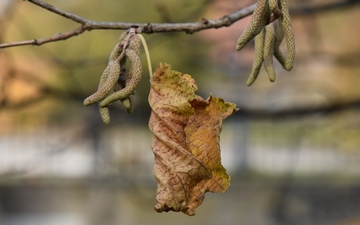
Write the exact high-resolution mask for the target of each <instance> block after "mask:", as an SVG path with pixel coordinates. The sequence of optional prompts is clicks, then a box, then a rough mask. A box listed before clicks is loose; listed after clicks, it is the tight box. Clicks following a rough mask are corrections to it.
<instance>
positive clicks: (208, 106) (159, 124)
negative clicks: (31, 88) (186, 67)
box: [149, 63, 237, 215]
mask: <svg viewBox="0 0 360 225" xmlns="http://www.w3.org/2000/svg"><path fill="white" fill-rule="evenodd" d="M150 82H151V90H150V94H149V103H150V106H151V108H152V113H151V116H150V121H149V126H150V129H151V131H152V132H153V134H154V137H153V140H152V146H151V148H152V151H153V152H154V156H155V162H154V168H153V173H154V176H155V178H156V180H157V184H158V189H157V196H156V199H157V201H158V204H157V205H156V206H155V210H156V211H158V212H163V211H166V212H167V211H176V212H179V211H181V212H183V213H185V214H187V215H194V214H195V208H196V207H198V206H199V205H200V204H201V203H202V201H203V199H204V197H205V193H206V192H208V191H210V192H224V191H226V190H227V188H228V186H229V184H230V183H229V181H230V176H229V175H228V174H227V173H226V169H225V168H224V167H223V166H222V165H221V157H220V146H219V139H220V138H219V137H220V136H219V135H220V132H221V125H222V120H223V119H225V118H226V117H228V116H229V115H231V114H232V113H234V112H235V111H236V110H237V109H236V108H235V104H232V103H228V102H224V101H223V100H222V99H220V98H217V97H212V96H210V97H209V98H208V99H207V100H204V99H202V98H201V97H199V96H196V95H195V93H194V92H195V91H196V90H197V86H196V84H195V81H194V79H192V78H191V76H190V75H188V74H182V73H180V72H177V71H173V70H171V67H170V65H168V64H166V63H160V64H159V66H158V67H157V68H156V70H155V73H154V75H153V77H152V78H151V81H150Z"/></svg>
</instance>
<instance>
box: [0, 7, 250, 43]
mask: <svg viewBox="0 0 360 225" xmlns="http://www.w3.org/2000/svg"><path fill="white" fill-rule="evenodd" d="M28 1H29V2H31V3H33V4H35V5H38V6H40V7H42V8H44V9H46V10H49V11H51V12H53V13H55V14H58V15H60V16H62V17H65V18H67V19H70V20H72V21H74V22H76V23H79V24H81V26H80V27H78V28H77V29H75V30H72V31H68V32H65V33H57V34H55V35H54V36H52V37H48V38H41V39H33V40H27V41H20V42H12V43H4V44H0V48H9V47H15V46H22V45H42V44H45V43H48V42H55V41H60V40H66V39H68V38H70V37H73V36H76V35H79V34H81V33H83V32H84V31H91V30H95V29H97V30H105V29H114V30H116V29H118V30H127V29H129V28H130V27H131V26H134V25H135V26H138V27H140V28H141V30H142V33H160V32H186V33H189V34H192V33H194V32H198V31H201V30H205V29H212V28H220V27H227V26H230V25H232V24H233V23H234V22H236V21H238V20H240V19H242V18H244V17H246V16H249V15H250V14H251V13H252V12H253V11H254V9H255V7H256V4H253V5H250V6H248V7H246V8H243V9H241V10H239V11H237V12H235V13H233V14H230V15H225V16H223V17H221V18H218V19H215V20H208V19H202V21H201V22H192V23H145V24H144V23H122V22H96V21H92V20H88V19H85V18H82V17H80V16H78V15H75V14H72V13H69V12H65V11H63V10H61V9H58V8H56V7H55V6H53V5H50V4H48V3H45V2H43V1H41V0H28Z"/></svg>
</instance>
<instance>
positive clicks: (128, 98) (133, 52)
mask: <svg viewBox="0 0 360 225" xmlns="http://www.w3.org/2000/svg"><path fill="white" fill-rule="evenodd" d="M127 60H129V61H130V69H129V70H128V69H127V68H126V61H127ZM141 76H142V65H141V58H140V39H139V37H138V35H137V34H136V28H130V29H129V30H128V31H126V32H124V33H123V34H122V35H121V36H120V38H119V42H118V43H117V44H116V46H115V47H114V49H113V50H112V52H111V54H110V57H109V63H108V65H107V67H106V68H105V70H104V72H103V74H102V75H101V78H100V82H99V86H98V90H97V91H96V92H95V93H94V94H92V95H90V96H89V97H87V98H86V99H85V100H84V105H85V106H88V105H91V104H94V103H98V105H99V111H100V115H101V118H102V120H103V121H104V123H106V124H108V123H110V114H109V109H108V106H109V105H110V104H111V103H112V102H114V101H118V100H120V101H121V102H122V104H123V105H124V106H125V108H126V110H127V112H128V113H131V112H132V110H133V104H132V96H133V95H134V93H135V90H136V87H137V86H138V84H139V82H140V80H141Z"/></svg>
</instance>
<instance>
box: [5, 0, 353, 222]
mask: <svg viewBox="0 0 360 225" xmlns="http://www.w3.org/2000/svg"><path fill="white" fill-rule="evenodd" d="M47 2H48V3H50V4H53V5H55V6H56V7H58V8H60V9H63V10H65V11H68V12H71V13H74V14H77V15H79V16H82V17H85V18H88V19H91V20H95V21H104V22H111V21H114V22H115V21H116V22H136V23H147V22H159V23H162V22H168V23H173V22H195V21H200V20H201V18H207V19H216V18H219V17H222V16H224V15H226V14H231V13H233V12H235V11H237V10H240V9H242V8H244V7H246V6H249V5H251V4H253V3H255V1H250V0H242V1H240V0H227V1H221V0H197V1H194V0H167V1H165V0H147V1H144V0H131V1H130V0H123V1H116V0H108V1H85V0H63V1H55V0H51V1H50V0H48V1H47ZM359 2H360V1H357V0H331V1H329V0H315V1H310V0H301V1H300V0H293V1H290V8H291V16H292V20H293V27H294V30H295V39H296V48H297V55H296V63H295V66H294V69H293V70H292V71H291V72H286V71H284V70H283V69H282V68H281V66H280V65H279V64H278V63H277V62H276V63H275V67H276V72H277V79H276V81H275V82H274V83H271V82H269V81H268V78H267V75H266V73H265V71H264V70H263V69H262V71H261V72H260V75H259V77H258V79H257V81H256V82H255V83H254V85H253V86H251V87H247V86H246V80H247V77H248V76H249V74H250V71H251V66H252V60H253V55H254V49H253V47H254V46H253V42H251V43H249V44H248V45H247V46H246V47H245V48H244V49H243V50H241V51H240V52H237V51H235V45H236V41H237V38H238V37H239V36H240V34H241V33H242V31H243V30H244V29H245V27H246V26H247V24H248V23H249V21H250V16H249V17H246V18H244V19H242V20H240V21H238V22H237V23H235V24H233V25H232V26H230V27H227V28H221V29H212V30H205V31H201V32H198V33H194V34H192V35H189V34H185V33H155V34H151V35H146V34H145V35H144V36H145V38H146V40H147V42H148V46H149V49H150V54H151V57H152V65H153V67H154V68H155V67H156V65H157V64H158V63H159V62H166V63H168V64H171V65H172V66H173V69H175V70H178V71H181V72H184V73H188V74H190V75H192V76H193V77H194V78H195V79H196V82H197V85H198V87H199V91H198V92H197V94H198V95H201V96H202V97H204V98H206V97H207V96H209V94H210V93H212V94H213V95H214V96H219V97H221V98H223V99H224V100H225V101H230V102H233V103H236V104H237V107H239V108H240V110H239V111H238V112H237V113H235V114H234V115H232V116H231V117H229V118H228V119H226V120H225V122H224V125H223V131H222V133H221V150H222V160H223V164H224V166H225V167H226V168H227V170H228V173H229V174H230V175H231V177H232V180H231V186H230V188H229V190H228V191H227V192H226V193H222V194H212V193H208V194H207V195H206V198H205V200H204V202H203V204H202V205H201V206H200V207H199V208H197V210H196V216H194V217H188V216H186V215H184V214H182V213H174V212H169V213H162V214H158V213H156V212H155V211H154V210H153V206H154V205H155V203H156V200H155V195H156V182H155V179H154V177H153V175H152V171H151V170H152V161H153V155H152V152H151V150H150V142H151V138H152V134H151V132H150V131H149V129H148V119H149V115H150V108H149V106H148V103H147V95H148V92H149V82H148V81H149V74H148V72H147V67H146V60H145V58H144V57H143V64H144V74H143V79H142V81H141V85H140V87H139V88H138V90H137V92H136V96H135V110H134V113H133V114H131V115H128V114H126V111H125V109H124V108H123V106H122V105H121V104H113V105H112V106H111V107H110V113H111V123H110V124H109V125H104V124H103V123H102V121H101V118H100V116H99V114H98V109H97V106H95V105H92V106H89V107H85V106H83V100H84V99H85V98H86V97H87V96H89V95H90V94H92V93H93V92H95V90H96V89H97V85H98V80H99V78H100V75H101V73H102V71H103V69H104V68H105V67H106V65H107V60H108V56H109V54H110V52H111V50H112V48H113V47H114V45H115V44H116V43H117V39H118V37H119V35H120V34H121V33H122V32H123V31H119V30H93V31H91V32H85V33H83V34H82V35H79V36H77V37H74V38H71V39H68V40H66V41H61V42H54V43H49V44H45V45H43V46H40V47H35V46H22V47H14V48H8V49H2V50H0V224H1V225H58V224H61V225H62V224H67V225H88V224H93V225H97V224H106V225H108V224H109V225H112V224H122V225H133V224H147V225H151V224H172V225H177V224H184V223H186V224H189V225H190V224H207V225H215V224H242V225H290V224H291V225H322V224H324V225H325V224H326V225H358V224H360V182H359V181H360V179H359V178H360V163H359V160H360V116H359V115H360V88H359V86H360V60H359V59H360V41H359V36H360V26H359V23H358V21H360V13H359V12H360V11H359V10H360V4H359ZM76 27H78V24H75V23H74V22H72V21H70V20H67V19H65V18H63V17H60V16H58V15H55V14H53V13H51V12H49V11H46V10H44V9H42V8H40V7H38V6H36V5H33V4H31V3H29V2H27V1H15V0H0V43H8V42H14V41H22V40H31V39H34V38H43V37H51V36H53V35H54V34H56V33H59V32H66V31H69V30H72V29H75V28H76ZM282 47H285V46H282ZM143 56H144V55H143Z"/></svg>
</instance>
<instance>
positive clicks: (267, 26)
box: [236, 0, 295, 86]
mask: <svg viewBox="0 0 360 225" xmlns="http://www.w3.org/2000/svg"><path fill="white" fill-rule="evenodd" d="M276 20H277V21H276ZM275 23H277V24H278V26H277V29H276V30H275V25H274V24H275ZM254 37H255V59H254V62H253V66H252V71H251V74H250V76H249V78H248V80H247V83H246V84H247V85H248V86H250V85H252V84H253V83H254V82H255V80H256V78H257V77H258V75H259V72H260V68H261V66H262V63H263V62H264V67H265V70H266V72H267V74H268V76H269V80H270V81H272V82H273V81H275V78H276V73H275V69H274V65H273V55H274V56H275V58H276V59H277V60H278V61H279V62H280V64H281V65H282V66H283V68H284V69H285V70H287V71H290V70H291V69H292V68H293V65H294V59H295V41H294V31H293V28H292V25H291V19H290V15H289V8H288V0H258V3H257V6H256V8H255V10H254V12H253V16H252V18H251V21H250V24H249V25H248V26H247V27H246V29H245V30H244V32H243V33H242V34H241V36H240V37H239V39H238V42H237V45H236V50H240V49H242V48H243V47H244V46H245V45H246V44H247V43H248V42H249V41H250V40H251V39H253V38H254ZM284 37H285V39H286V46H287V54H286V57H285V56H284V55H283V54H282V53H281V51H280V45H281V42H282V40H283V39H284ZM260 56H261V57H260Z"/></svg>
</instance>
